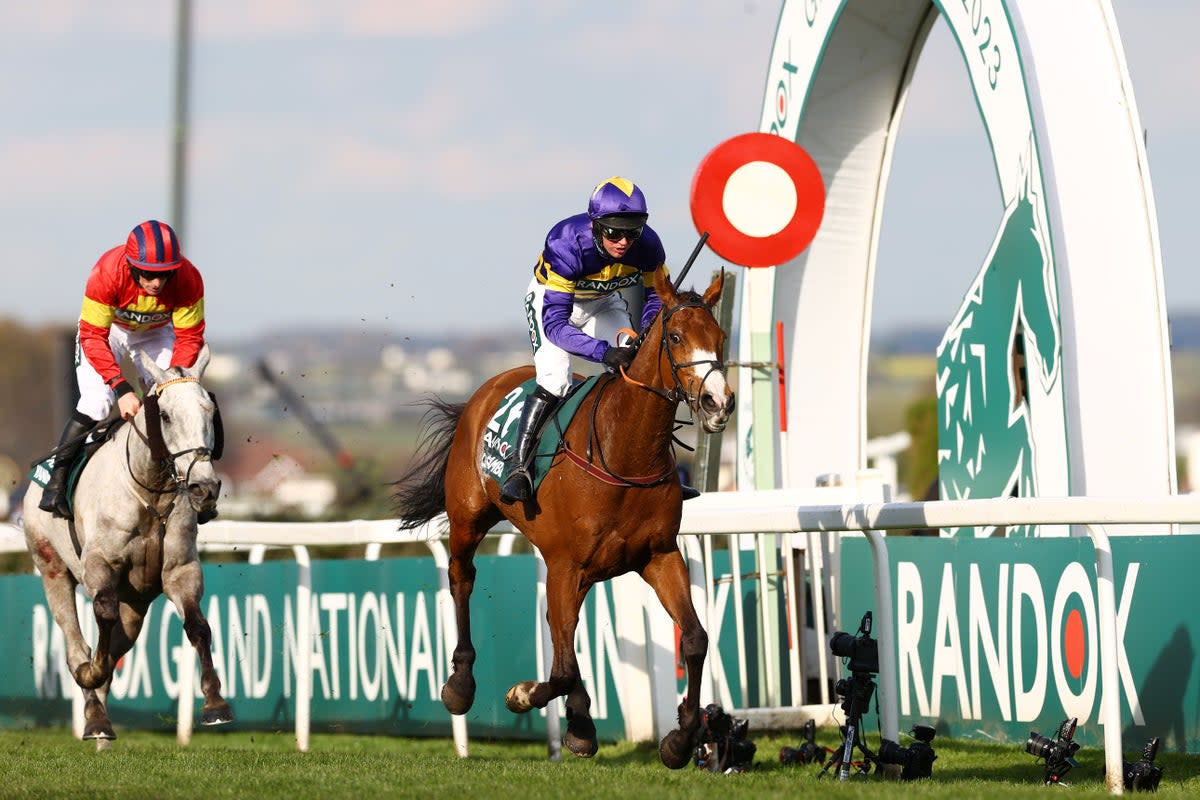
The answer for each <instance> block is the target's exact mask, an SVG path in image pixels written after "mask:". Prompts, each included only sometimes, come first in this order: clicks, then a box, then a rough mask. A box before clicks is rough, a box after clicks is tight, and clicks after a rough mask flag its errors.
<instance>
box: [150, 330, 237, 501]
mask: <svg viewBox="0 0 1200 800" xmlns="http://www.w3.org/2000/svg"><path fill="white" fill-rule="evenodd" d="M134 357H135V358H136V359H137V360H138V364H139V366H140V367H141V368H142V370H143V371H144V373H145V374H147V375H149V376H151V377H152V378H153V380H154V386H152V387H151V388H150V391H149V395H155V396H157V399H158V404H157V405H158V415H159V420H160V422H161V425H160V427H161V429H162V439H163V444H164V445H165V446H166V450H167V453H168V458H169V459H170V464H171V469H172V471H173V473H174V475H175V476H176V478H177V480H178V481H179V483H180V491H182V490H183V489H184V488H185V487H186V489H187V493H188V500H189V502H190V503H191V506H192V508H193V509H195V510H196V511H197V512H200V511H205V510H212V509H214V508H215V507H216V504H217V497H218V496H219V495H220V493H221V481H220V480H219V479H218V478H217V474H216V471H215V470H214V469H213V463H212V454H213V450H214V448H215V447H216V428H215V422H214V415H215V413H216V403H214V402H213V399H212V396H211V395H209V393H208V391H207V390H205V388H204V387H203V386H201V384H200V376H201V375H203V374H204V369H205V367H207V366H208V360H209V350H208V345H207V344H205V345H204V346H203V347H202V348H201V349H200V353H199V355H197V356H196V363H195V364H194V365H193V366H191V367H189V368H186V369H185V368H183V367H171V368H170V369H165V370H164V369H160V368H159V366H158V365H157V364H155V363H154V361H153V360H152V359H150V358H149V357H148V356H147V355H146V354H145V353H142V352H141V351H137V352H135V354H134ZM148 410H149V409H147V407H146V406H145V405H144V406H143V411H148Z"/></svg>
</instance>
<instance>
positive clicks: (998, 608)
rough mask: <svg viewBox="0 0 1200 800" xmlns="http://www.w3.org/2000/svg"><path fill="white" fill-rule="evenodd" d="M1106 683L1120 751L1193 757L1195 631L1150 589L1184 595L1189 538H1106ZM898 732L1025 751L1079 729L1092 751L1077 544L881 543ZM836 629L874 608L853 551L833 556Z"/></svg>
mask: <svg viewBox="0 0 1200 800" xmlns="http://www.w3.org/2000/svg"><path fill="white" fill-rule="evenodd" d="M1111 541H1112V546H1113V564H1114V569H1115V586H1114V590H1115V594H1116V599H1117V631H1116V639H1117V672H1118V676H1119V681H1118V682H1119V685H1120V691H1121V720H1122V739H1123V744H1124V746H1125V748H1126V749H1127V750H1129V749H1137V748H1140V747H1141V746H1142V745H1143V744H1144V743H1145V742H1146V740H1147V739H1149V738H1150V737H1152V736H1157V737H1160V738H1161V740H1162V746H1163V747H1164V748H1169V749H1173V750H1176V751H1179V752H1184V751H1186V752H1194V751H1195V750H1196V748H1197V746H1198V745H1200V690H1198V689H1197V685H1196V684H1197V681H1196V680H1195V676H1194V675H1193V674H1192V673H1193V672H1194V670H1195V663H1196V644H1195V643H1196V642H1197V640H1198V637H1200V622H1198V621H1197V620H1196V618H1195V614H1194V608H1191V607H1190V606H1191V604H1189V603H1186V602H1180V599H1181V598H1180V595H1179V594H1178V593H1177V592H1171V591H1165V590H1164V587H1169V586H1187V585H1190V581H1191V580H1192V578H1191V576H1190V571H1191V570H1190V567H1189V565H1191V564H1195V563H1196V558H1197V557H1198V556H1200V537H1196V536H1137V537H1113V538H1112V539H1111ZM888 553H889V558H890V561H891V567H892V582H893V589H894V591H895V598H894V601H895V613H896V637H895V638H896V650H897V653H896V655H897V671H898V676H897V677H898V681H897V685H898V686H899V697H898V698H895V699H894V700H895V701H897V702H898V704H899V710H900V716H901V723H900V727H901V729H904V728H907V727H911V725H912V724H927V725H934V726H936V727H937V728H938V730H939V731H942V732H944V733H947V734H949V735H953V736H962V737H965V738H974V737H980V738H987V739H990V740H1008V741H1011V742H1013V743H1014V744H1020V743H1023V742H1024V741H1025V739H1026V738H1027V737H1028V735H1029V732H1030V731H1031V730H1041V731H1046V730H1054V729H1056V728H1057V727H1058V725H1059V723H1061V722H1062V721H1063V720H1064V719H1065V718H1067V717H1078V718H1079V730H1078V733H1077V734H1076V740H1077V741H1080V742H1081V743H1083V744H1085V745H1092V746H1099V745H1100V743H1101V741H1102V737H1103V730H1102V728H1101V726H1100V723H1099V716H1100V691H1099V682H1100V681H1099V677H1100V664H1099V660H1098V649H1099V642H1100V631H1099V629H1098V627H1097V626H1098V617H1097V613H1096V587H1095V566H1094V551H1093V549H1092V546H1091V542H1090V540H1089V539H1083V538H1070V539H1054V540H1041V541H1037V542H1024V543H1022V546H1016V547H1014V541H1013V540H1009V541H1007V542H1005V541H1004V540H1000V539H992V540H976V539H968V538H962V537H959V538H955V539H946V538H941V539H938V538H924V537H922V538H913V537H891V538H889V539H888ZM842 563H843V567H842V570H843V571H842V574H843V578H844V584H843V591H842V596H841V603H842V605H841V607H842V610H843V616H846V617H847V618H857V616H858V615H859V614H861V613H862V612H863V611H866V610H868V609H869V608H870V606H871V604H872V603H873V602H874V601H873V600H872V599H871V598H873V597H874V581H873V579H872V575H871V561H870V553H869V549H868V547H867V544H866V542H865V541H864V540H862V539H857V538H847V539H846V540H845V543H844V549H843V562H842Z"/></svg>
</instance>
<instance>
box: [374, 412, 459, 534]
mask: <svg viewBox="0 0 1200 800" xmlns="http://www.w3.org/2000/svg"><path fill="white" fill-rule="evenodd" d="M425 405H428V406H429V409H428V410H427V411H426V412H425V415H424V417H422V422H421V434H420V437H419V444H418V445H417V450H416V452H415V453H414V454H413V460H412V463H411V464H410V465H409V467H408V469H407V470H405V471H404V474H403V475H401V476H400V479H399V480H398V481H396V482H395V484H393V485H394V486H395V487H396V490H395V492H394V493H393V494H392V500H393V501H394V504H395V508H396V513H397V516H398V517H399V518H400V530H411V529H413V528H418V527H420V526H421V525H423V524H425V523H426V522H428V521H429V520H431V519H433V518H434V517H436V516H437V515H438V514H440V513H441V512H443V511H445V510H446V464H447V463H448V462H449V460H450V445H451V443H452V442H453V441H454V431H455V429H456V428H457V427H458V419H459V417H461V416H462V414H463V409H465V408H466V403H447V402H446V401H444V400H442V399H441V398H437V397H434V398H431V399H430V400H427V401H425Z"/></svg>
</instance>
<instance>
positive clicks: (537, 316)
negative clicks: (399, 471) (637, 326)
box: [500, 177, 697, 503]
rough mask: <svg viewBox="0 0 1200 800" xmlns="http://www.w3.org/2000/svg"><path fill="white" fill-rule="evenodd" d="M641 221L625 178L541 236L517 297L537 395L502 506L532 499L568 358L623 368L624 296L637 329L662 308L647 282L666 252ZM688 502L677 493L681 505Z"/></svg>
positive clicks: (636, 196) (626, 353) (603, 187)
mask: <svg viewBox="0 0 1200 800" xmlns="http://www.w3.org/2000/svg"><path fill="white" fill-rule="evenodd" d="M649 216H650V214H649V211H648V210H647V208H646V197H645V195H643V194H642V190H641V189H639V188H638V187H637V186H635V185H634V183H633V181H631V180H629V179H628V178H621V177H612V178H609V179H607V180H604V181H601V182H600V183H599V184H597V185H596V188H595V189H593V190H592V196H591V199H590V200H589V201H588V208H587V212H586V213H582V214H575V215H574V216H570V217H567V218H566V219H564V220H562V221H561V222H559V223H558V224H557V225H555V226H554V227H553V228H551V229H550V232H549V233H548V234H547V235H546V244H545V247H544V248H543V249H542V253H541V255H540V256H539V257H538V261H537V265H536V266H535V267H534V270H533V279H532V280H531V281H530V282H529V288H528V290H527V291H526V293H525V317H526V320H527V322H528V324H529V339H530V343H531V344H532V345H533V366H534V369H535V371H536V374H537V388H536V390H535V391H534V393H533V395H531V396H530V397H528V398H526V400H525V407H524V408H523V409H522V411H521V423H520V428H519V430H518V432H517V442H516V454H515V456H514V463H515V465H516V468H515V469H513V470H511V471H510V473H509V476H508V479H507V480H506V481H505V482H504V485H503V486H502V487H501V488H500V499H501V500H502V501H503V502H505V503H512V502H515V501H518V500H520V501H525V500H528V499H529V497H530V495H531V494H532V491H533V486H532V482H531V480H530V475H529V457H530V455H531V454H532V453H533V450H534V443H535V441H536V440H537V434H538V430H539V429H540V428H541V426H542V424H543V423H544V422H545V420H546V419H547V418H548V417H549V416H550V414H551V413H552V412H553V411H554V409H555V408H556V407H557V406H558V402H559V400H560V399H561V398H562V397H563V396H564V395H565V394H566V393H567V389H568V387H569V386H570V381H569V378H570V371H571V356H572V355H576V356H579V357H580V358H586V359H587V360H589V361H596V362H600V363H603V364H604V365H605V366H606V367H607V368H608V369H609V370H612V371H617V370H618V369H619V368H620V367H628V366H629V364H630V363H631V362H632V361H633V357H634V355H635V353H636V351H635V350H634V348H633V347H630V346H628V343H629V339H628V336H627V335H625V334H621V333H619V331H620V330H621V329H622V328H629V327H630V326H631V321H630V314H629V305H628V303H627V301H626V297H625V296H624V292H625V291H626V290H634V291H637V292H639V293H640V294H641V296H642V317H641V328H642V329H645V327H646V326H647V325H649V324H650V322H651V321H652V320H653V319H654V317H655V316H656V315H657V314H658V312H659V309H660V308H662V302H661V301H660V300H659V298H658V293H657V292H655V291H654V275H655V273H657V272H659V271H662V272H663V273H664V274H665V273H666V272H667V266H666V252H665V251H664V250H663V245H662V240H661V239H659V238H658V234H657V233H655V232H654V229H653V228H651V227H650V226H649V225H647V224H646V220H647V219H648V218H649ZM614 342H615V344H614ZM696 494H697V493H696V492H695V490H693V489H690V488H689V487H686V486H685V487H684V497H685V498H686V497H689V496H693V497H694V496H695V495H696Z"/></svg>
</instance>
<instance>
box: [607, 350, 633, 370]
mask: <svg viewBox="0 0 1200 800" xmlns="http://www.w3.org/2000/svg"><path fill="white" fill-rule="evenodd" d="M636 355H637V350H635V349H633V348H632V347H610V348H608V349H607V350H605V351H604V366H606V367H608V368H609V369H610V370H612V371H613V372H617V371H619V370H620V368H621V367H624V368H625V369H629V365H630V364H632V363H633V357H634V356H636Z"/></svg>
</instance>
